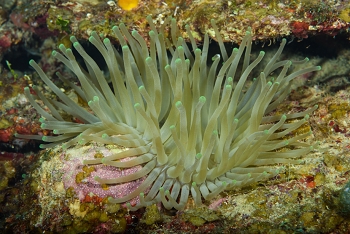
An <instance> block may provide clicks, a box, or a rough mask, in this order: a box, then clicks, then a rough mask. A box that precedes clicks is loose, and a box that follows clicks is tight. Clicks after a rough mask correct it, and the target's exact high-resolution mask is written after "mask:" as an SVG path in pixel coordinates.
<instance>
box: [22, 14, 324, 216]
mask: <svg viewBox="0 0 350 234" xmlns="http://www.w3.org/2000/svg"><path fill="white" fill-rule="evenodd" d="M147 20H148V23H149V25H150V28H151V31H150V32H149V41H150V45H149V48H148V47H147V44H146V42H145V40H144V39H143V38H142V37H141V36H140V35H139V34H138V33H137V32H136V31H133V32H132V33H129V32H128V30H127V29H126V27H125V25H124V24H120V25H119V26H115V27H113V32H114V33H115V36H116V38H117V39H118V40H119V42H120V44H121V46H122V51H121V52H118V51H117V50H116V49H115V48H114V47H113V46H112V44H111V42H110V40H109V39H108V38H105V39H103V40H102V39H101V38H100V37H99V36H98V34H97V33H96V32H93V33H92V34H91V37H90V38H89V41H90V42H91V43H92V44H93V45H94V46H95V47H96V48H97V49H98V51H99V52H100V53H101V55H102V56H103V58H104V60H105V62H106V64H107V67H108V70H109V74H110V81H111V83H112V88H110V86H109V84H108V82H107V80H106V78H105V77H104V74H103V72H102V70H101V69H100V68H99V67H98V65H97V63H96V62H95V61H94V59H93V58H92V57H90V55H88V54H87V53H86V52H85V50H84V49H83V47H82V46H81V45H80V43H79V42H78V41H77V39H76V38H75V37H71V41H72V43H73V46H74V48H75V49H76V50H77V51H78V53H79V54H80V55H81V56H82V58H83V59H84V63H85V65H86V67H87V70H85V69H84V68H83V66H81V65H79V63H78V62H77V60H76V58H75V56H74V54H73V53H72V50H71V49H70V48H65V47H64V46H63V45H61V46H59V49H60V51H61V52H57V51H54V52H53V53H52V55H53V57H55V58H56V59H58V60H60V61H61V62H62V63H64V64H65V65H66V66H67V67H68V68H69V69H70V70H71V71H72V72H73V73H74V74H75V75H76V77H77V78H78V79H79V82H80V85H81V87H78V86H76V85H74V84H73V83H69V85H70V86H71V87H72V88H73V89H74V90H75V91H76V92H77V93H78V94H79V95H80V96H81V97H82V99H83V100H85V101H86V102H88V105H89V108H90V110H86V108H83V107H82V106H80V105H78V104H76V103H75V102H73V101H72V100H71V99H70V98H69V97H68V96H66V95H65V94H64V93H63V92H62V91H61V90H60V89H59V88H58V87H57V86H56V85H55V84H54V83H53V82H52V81H50V79H49V78H48V77H47V76H46V75H45V73H44V72H43V71H42V69H41V68H40V67H39V66H38V64H37V63H36V62H35V61H33V60H32V61H30V65H31V66H32V67H33V68H34V69H35V70H36V71H37V72H38V74H39V75H40V77H41V79H42V80H43V81H44V82H45V83H46V85H47V86H48V87H49V88H51V90H52V91H53V92H54V93H55V94H56V95H57V96H58V97H59V99H60V100H61V102H58V101H52V100H47V99H46V98H45V97H44V95H42V94H41V93H40V91H39V90H38V89H35V91H36V93H37V94H38V97H35V96H33V95H31V94H30V92H29V89H28V88H26V89H25V95H26V96H27V97H28V100H29V101H30V102H31V103H32V105H33V106H34V108H35V109H37V111H38V112H39V113H40V114H41V115H42V116H43V118H42V119H41V122H42V125H41V127H42V128H43V129H49V130H53V131H54V133H55V134H57V135H56V136H45V137H43V138H42V140H43V141H46V142H50V143H49V144H46V145H42V148H48V147H52V146H54V145H57V144H62V143H64V146H65V147H70V146H72V145H74V144H78V143H80V144H86V143H88V142H90V141H96V142H100V143H103V144H115V145H119V146H121V147H126V148H127V149H126V150H125V151H123V152H121V153H118V154H114V155H111V156H108V157H105V158H103V159H91V160H85V161H84V164H105V165H110V166H113V167H117V168H131V167H135V166H142V169H140V170H139V171H137V172H135V173H134V174H129V175H125V176H123V177H119V178H114V179H106V178H100V177H96V178H95V180H96V181H98V182H99V183H102V184H118V183H125V182H130V181H133V180H137V179H139V178H142V177H146V179H145V180H144V181H143V182H142V184H141V185H140V186H139V187H138V188H137V189H136V190H134V191H133V192H131V193H130V194H128V195H126V196H124V197H110V198H109V201H110V202H112V203H122V202H128V201H129V200H131V199H133V198H135V197H137V196H139V203H138V204H136V205H135V206H131V205H130V204H129V205H128V207H129V209H131V210H136V209H138V208H140V207H143V206H147V205H150V204H154V203H158V202H162V204H163V205H164V207H166V208H167V209H171V208H175V209H183V208H184V207H185V205H186V202H187V200H188V198H189V197H190V196H191V197H192V198H193V199H194V201H195V204H197V205H200V204H202V198H204V199H205V200H210V199H212V198H213V197H214V196H216V195H217V194H219V193H220V192H222V191H223V190H227V189H234V188H240V187H242V186H245V185H248V184H251V183H254V182H258V181H261V180H266V179H268V178H271V177H273V176H275V175H276V174H278V173H279V171H278V170H276V168H275V167H270V165H273V164H276V163H299V162H300V160H298V158H299V157H301V156H302V155H305V154H307V153H308V152H310V151H312V150H313V148H314V147H313V146H310V145H308V144H306V143H304V142H303V141H304V139H305V138H306V137H307V136H309V135H310V133H306V134H301V135H297V136H293V137H289V139H286V138H288V137H286V136H287V134H289V133H290V132H291V131H293V130H295V129H297V128H299V127H300V126H301V125H302V124H304V123H306V122H307V119H308V115H309V114H311V113H312V112H313V111H314V110H315V109H316V108H317V106H315V107H312V108H309V109H308V110H305V111H303V112H300V113H292V114H284V115H269V114H270V113H271V112H272V111H273V110H274V109H276V107H277V106H278V105H279V104H280V103H281V102H282V101H283V100H284V99H285V97H286V96H287V95H288V94H289V92H290V89H291V85H290V84H291V81H292V80H293V79H294V78H296V77H297V76H300V75H303V74H305V73H309V72H313V71H318V70H320V67H318V66H311V67H307V68H304V69H301V70H299V71H296V72H293V73H290V74H288V69H289V68H290V66H291V65H292V62H291V61H289V60H285V61H278V58H279V56H280V55H281V53H282V50H283V48H284V46H285V44H286V40H285V39H283V40H282V43H281V45H280V47H279V49H278V50H277V52H276V54H275V55H274V56H273V57H272V58H271V60H270V61H269V62H268V63H267V65H266V67H265V68H264V69H263V71H261V73H260V75H259V76H258V77H257V78H256V79H255V80H254V81H253V83H252V84H251V85H250V86H249V87H248V88H247V89H246V90H245V86H246V84H247V80H248V79H249V78H251V74H252V71H253V70H256V67H257V66H258V65H259V64H260V63H261V61H262V60H263V58H264V55H265V53H264V52H260V54H259V55H258V56H257V58H256V59H255V60H254V61H250V53H251V50H252V48H251V47H252V46H251V44H252V34H251V32H250V31H249V30H248V31H247V33H246V35H245V37H244V38H243V40H242V43H241V44H240V46H239V48H235V49H233V50H232V51H231V52H228V51H226V48H225V46H224V44H223V42H222V38H221V36H220V35H219V30H218V28H217V26H216V25H215V22H214V21H212V26H213V29H214V31H215V33H216V37H217V39H218V42H219V45H220V50H221V53H220V54H218V55H215V56H214V57H213V61H212V63H211V65H209V66H207V58H208V51H209V40H208V35H205V37H204V44H203V47H202V49H200V48H198V47H197V45H196V42H195V40H194V37H193V35H192V34H191V31H190V30H189V27H188V26H186V30H187V34H188V35H189V39H190V42H191V45H192V49H193V52H192V51H191V50H190V47H189V46H188V45H187V44H186V42H185V40H184V39H183V38H181V37H178V34H177V33H178V29H177V26H176V21H175V20H174V19H170V18H169V19H167V20H166V22H165V24H170V30H171V31H170V38H169V39H168V38H165V26H166V25H163V26H162V27H161V29H160V31H157V30H156V27H155V25H154V24H153V21H152V19H151V18H150V17H147ZM170 42H171V43H170ZM167 47H168V50H169V51H170V53H168V51H167ZM221 62H223V65H220V63H221ZM302 62H307V60H305V61H302ZM272 72H274V73H276V72H277V73H278V75H277V76H276V74H275V77H276V78H275V79H272V78H271V77H270V75H271V73H272ZM58 76H59V77H60V78H62V79H63V80H64V77H63V76H62V75H61V74H58ZM64 81H66V80H64ZM66 82H67V81H66ZM36 98H39V99H41V100H43V102H44V104H45V105H46V106H47V107H48V108H49V111H48V112H46V111H45V110H44V109H43V108H41V107H40V106H39V105H38V104H37V103H36V101H35V99H36ZM62 110H63V111H64V112H66V113H68V114H69V115H71V116H74V117H76V118H78V119H79V120H81V123H70V122H67V121H65V120H64V119H63V118H62V117H61V115H60V114H59V113H60V111H62ZM302 117H304V118H302ZM17 137H22V138H33V139H38V137H37V136H25V135H17ZM282 149H283V150H282ZM126 159H127V160H126Z"/></svg>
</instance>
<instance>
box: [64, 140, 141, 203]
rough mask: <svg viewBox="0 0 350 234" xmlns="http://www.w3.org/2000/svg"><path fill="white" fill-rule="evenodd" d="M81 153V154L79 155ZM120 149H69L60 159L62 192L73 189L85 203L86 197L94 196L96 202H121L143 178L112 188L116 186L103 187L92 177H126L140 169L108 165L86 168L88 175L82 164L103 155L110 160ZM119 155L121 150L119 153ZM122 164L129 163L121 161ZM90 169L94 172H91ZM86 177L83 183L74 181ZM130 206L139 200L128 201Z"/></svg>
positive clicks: (84, 147) (83, 147)
mask: <svg viewBox="0 0 350 234" xmlns="http://www.w3.org/2000/svg"><path fill="white" fill-rule="evenodd" d="M81 149H83V151H84V152H82V151H81ZM116 150H119V149H107V148H106V147H104V146H99V147H96V146H82V147H79V146H77V147H75V148H73V149H68V150H66V151H64V153H63V154H62V155H61V156H60V157H61V160H62V162H63V168H62V170H63V176H62V181H63V184H64V187H65V189H66V190H67V189H69V188H73V189H74V192H75V193H76V194H77V196H78V198H79V200H80V201H84V199H85V198H86V197H94V196H97V197H99V198H108V197H113V198H121V197H123V196H126V195H127V194H129V193H131V192H132V191H134V190H135V189H136V188H137V187H138V186H139V185H140V184H141V183H142V182H143V180H144V178H141V179H138V180H135V181H131V182H128V183H122V184H115V185H108V186H107V185H103V184H100V183H98V182H97V181H95V179H94V178H95V177H96V176H98V177H100V178H107V179H113V178H119V177H122V176H125V175H129V174H133V173H135V172H136V171H138V170H140V169H141V168H142V167H141V166H137V167H132V168H124V169H119V168H116V167H112V166H107V165H102V164H99V165H93V166H89V168H90V169H89V170H90V171H91V173H84V167H86V166H84V165H83V161H84V160H87V159H93V158H94V156H95V155H96V154H99V155H101V154H102V155H103V156H104V157H106V156H110V155H112V154H113V151H114V153H115V152H116ZM119 151H120V150H119ZM123 160H124V161H127V160H130V159H123ZM91 167H93V168H91ZM81 174H85V175H86V176H84V177H83V179H82V180H79V179H77V177H79V175H81ZM128 202H130V204H131V205H133V204H136V203H137V202H138V198H135V199H132V200H130V201H128Z"/></svg>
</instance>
